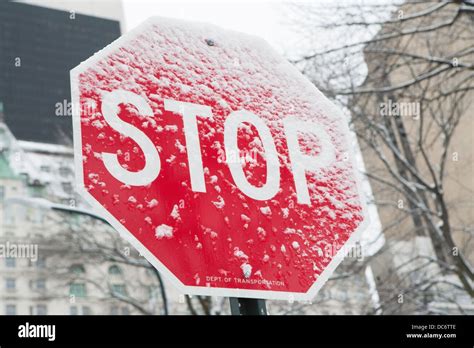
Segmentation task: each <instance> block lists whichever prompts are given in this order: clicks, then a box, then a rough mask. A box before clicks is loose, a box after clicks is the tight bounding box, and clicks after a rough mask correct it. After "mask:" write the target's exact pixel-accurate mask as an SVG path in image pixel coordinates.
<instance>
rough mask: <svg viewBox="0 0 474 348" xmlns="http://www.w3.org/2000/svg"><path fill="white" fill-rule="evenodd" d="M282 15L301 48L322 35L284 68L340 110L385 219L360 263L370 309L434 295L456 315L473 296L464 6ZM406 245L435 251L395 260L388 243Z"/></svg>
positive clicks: (312, 9) (472, 80)
mask: <svg viewBox="0 0 474 348" xmlns="http://www.w3.org/2000/svg"><path fill="white" fill-rule="evenodd" d="M387 9H389V10H390V11H387ZM292 10H293V11H294V13H296V14H297V16H295V17H298V18H303V20H300V21H298V24H295V25H296V26H298V27H299V28H300V29H302V31H303V32H305V33H309V34H308V35H307V36H306V41H307V42H308V43H309V45H311V44H312V43H314V42H316V41H317V40H319V39H321V37H323V36H322V35H321V34H319V36H318V33H323V34H324V35H326V34H327V35H329V37H330V40H326V41H325V44H323V45H319V46H323V47H322V48H320V49H319V50H317V51H315V52H306V53H304V54H302V55H301V57H300V58H297V59H294V63H295V64H296V65H297V66H298V67H299V68H300V69H301V71H302V72H303V73H304V74H305V75H306V76H307V77H308V78H309V79H310V80H311V81H312V82H313V83H314V84H315V85H316V86H317V87H318V88H319V89H320V90H322V91H323V92H324V93H325V94H326V95H327V96H329V97H330V98H332V99H333V100H335V101H336V102H337V103H338V104H340V105H341V106H342V107H343V108H344V110H346V111H347V114H348V115H350V118H351V126H352V128H353V129H354V131H355V132H356V134H357V136H358V139H359V143H360V146H361V150H362V152H363V154H364V159H365V164H366V168H367V170H366V173H365V174H366V175H367V177H368V178H369V179H370V182H371V184H372V188H373V190H374V196H375V199H374V203H375V204H376V205H377V208H378V210H379V214H380V215H381V219H382V222H383V225H384V231H383V232H384V233H385V236H386V237H387V240H388V243H387V245H386V246H385V247H384V248H382V250H381V251H380V252H379V253H378V254H377V255H375V256H373V257H370V258H368V259H367V260H366V261H367V262H368V263H369V264H370V263H371V264H372V265H377V264H378V266H374V267H375V268H377V269H378V272H377V280H378V282H377V285H378V290H379V292H380V293H381V294H382V300H381V303H380V308H375V309H374V310H373V311H374V312H375V311H376V310H377V309H383V310H384V313H400V312H402V311H408V312H411V313H413V312H415V313H418V312H419V313H427V312H428V313H429V312H435V311H433V310H431V309H429V308H430V307H429V304H430V303H431V304H432V303H433V302H436V301H444V302H446V303H448V302H450V303H452V304H453V305H454V308H455V310H453V311H454V312H456V311H458V312H461V313H462V312H463V306H462V305H460V304H459V303H458V300H457V297H456V296H455V294H458V293H463V294H467V295H468V297H470V298H471V301H472V297H474V290H473V281H474V279H473V267H472V258H473V257H474V255H473V253H472V250H473V244H472V241H473V239H472V236H473V218H472V217H473V214H472V213H473V211H472V197H473V192H472V190H473V186H474V185H472V182H473V181H472V175H473V174H474V173H473V171H472V169H473V168H472V163H469V159H468V156H472V142H471V147H470V146H469V145H468V143H465V142H464V144H463V142H462V141H459V138H458V137H462V136H464V137H466V136H467V137H472V121H471V118H472V108H473V105H472V103H473V102H472V101H473V100H474V4H473V3H472V2H471V1H435V2H419V1H406V2H404V3H400V2H392V3H389V4H387V3H385V4H383V5H382V4H380V3H373V2H372V3H366V2H359V1H354V2H348V3H346V2H345V3H343V4H341V5H336V6H334V5H331V4H329V5H328V4H326V5H324V6H321V5H319V6H318V5H306V6H303V7H302V6H301V5H298V7H292ZM323 41H324V40H323ZM470 111H471V114H469V112H470ZM463 127H471V130H470V131H469V130H468V129H463ZM460 156H461V158H460ZM471 158H472V157H471ZM461 166H463V167H461ZM460 168H463V170H461V171H460ZM459 172H461V173H464V174H460V173H459ZM460 175H461V176H460ZM462 175H470V177H468V178H465V177H462ZM463 180H465V181H466V182H465V183H463V182H462V181H463ZM416 240H418V241H421V240H423V241H424V244H430V245H431V246H432V250H433V253H432V254H429V253H421V254H420V253H419V251H420V248H419V247H420V246H418V247H417V249H416V250H415V249H414V250H412V253H413V254H412V255H410V253H407V255H406V257H405V259H403V260H401V258H400V255H401V254H403V250H402V251H400V250H399V249H397V247H396V245H398V246H400V245H403V248H405V249H406V248H407V246H409V245H412V246H415V244H416ZM406 241H408V242H410V243H411V244H407V243H406ZM422 244H423V243H422ZM389 260H392V261H391V265H388V264H389V263H390V262H389ZM394 260H395V261H394ZM453 275H454V276H455V278H453V277H452V276H453ZM456 279H457V280H456ZM463 296H464V295H463ZM407 302H409V303H407ZM401 303H403V304H405V306H400V304H401ZM471 303H472V302H471ZM402 307H403V308H405V309H401V308H402ZM407 308H408V309H407Z"/></svg>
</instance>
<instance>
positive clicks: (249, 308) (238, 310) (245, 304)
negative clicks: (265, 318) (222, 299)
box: [229, 297, 267, 315]
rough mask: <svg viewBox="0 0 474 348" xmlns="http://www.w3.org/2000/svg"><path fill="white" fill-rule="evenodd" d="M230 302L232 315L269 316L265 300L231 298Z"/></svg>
mask: <svg viewBox="0 0 474 348" xmlns="http://www.w3.org/2000/svg"><path fill="white" fill-rule="evenodd" d="M229 302H230V312H231V314H232V315H267V306H266V305H265V300H261V299H254V298H240V297H230V298H229Z"/></svg>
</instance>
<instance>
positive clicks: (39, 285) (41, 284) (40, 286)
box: [36, 279, 46, 290]
mask: <svg viewBox="0 0 474 348" xmlns="http://www.w3.org/2000/svg"><path fill="white" fill-rule="evenodd" d="M36 289H37V290H45V289H46V279H37V280H36Z"/></svg>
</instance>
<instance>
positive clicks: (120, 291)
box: [112, 284, 126, 296]
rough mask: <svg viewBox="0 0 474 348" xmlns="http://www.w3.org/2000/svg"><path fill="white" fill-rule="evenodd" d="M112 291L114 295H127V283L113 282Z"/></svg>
mask: <svg viewBox="0 0 474 348" xmlns="http://www.w3.org/2000/svg"><path fill="white" fill-rule="evenodd" d="M112 293H113V294H114V295H120V296H125V295H126V290H125V284H113V285H112Z"/></svg>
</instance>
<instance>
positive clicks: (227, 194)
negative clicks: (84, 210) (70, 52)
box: [71, 18, 367, 300]
mask: <svg viewBox="0 0 474 348" xmlns="http://www.w3.org/2000/svg"><path fill="white" fill-rule="evenodd" d="M71 84H72V99H73V115H74V116H73V123H74V149H75V158H76V166H77V185H78V190H79V192H81V194H82V195H83V196H84V198H85V199H86V200H87V202H88V203H89V204H90V205H91V206H92V207H93V208H94V209H95V210H96V211H97V212H99V213H101V214H102V215H104V216H105V217H106V218H107V220H108V221H109V222H110V223H111V225H113V226H114V227H115V228H116V229H117V231H118V232H119V233H120V234H121V235H122V237H124V238H125V239H127V240H128V241H129V242H131V243H132V244H133V245H134V247H136V248H137V249H138V250H139V251H140V252H141V253H142V255H144V256H145V257H146V258H147V260H148V261H150V262H151V263H152V264H153V265H154V266H155V267H156V268H157V269H158V270H159V271H160V272H162V273H163V274H165V275H167V276H168V278H169V279H171V281H172V282H173V283H174V284H175V285H176V286H177V287H178V288H179V289H180V290H181V291H182V292H183V293H188V294H199V295H218V296H233V297H255V298H265V299H288V298H294V299H295V300H304V299H310V298H312V297H313V296H314V295H315V293H316V292H317V291H318V290H319V288H320V287H321V286H322V285H323V284H324V282H325V281H326V280H327V279H328V277H329V275H330V274H331V273H332V271H333V270H334V269H335V267H336V266H337V265H338V264H339V263H340V261H341V260H342V258H343V256H344V249H345V248H343V247H345V246H348V245H352V244H353V243H354V242H355V241H356V240H357V238H358V235H359V234H360V232H361V230H362V226H364V225H366V222H367V216H366V213H365V206H364V203H363V199H362V195H361V192H360V189H359V184H358V179H357V175H356V172H355V167H354V164H353V162H352V157H353V156H352V152H351V148H350V142H349V130H348V127H347V121H346V120H345V117H344V116H343V114H342V113H341V112H340V111H338V109H337V108H336V107H335V106H334V105H333V104H331V102H330V101H329V100H328V99H326V98H325V97H324V96H323V95H322V94H321V93H320V92H319V91H318V90H317V89H316V88H315V87H314V86H313V85H312V84H311V83H310V82H309V81H307V80H306V79H305V78H304V77H303V76H302V75H301V74H300V73H299V72H298V71H297V70H296V69H295V68H294V67H292V66H291V65H290V64H289V63H288V62H286V61H285V60H284V59H283V58H281V57H280V56H278V55H277V54H276V53H275V52H274V51H273V50H272V49H271V48H270V47H269V45H268V44H267V43H266V42H264V41H263V40H261V39H259V38H256V37H253V36H249V35H245V34H242V33H237V32H231V31H226V30H222V29H219V28H217V27H215V26H211V25H204V24H196V23H188V22H181V21H175V20H169V19H163V18H152V19H150V20H148V21H146V22H145V23H143V24H142V25H140V26H139V27H138V28H136V29H135V30H134V31H132V32H130V33H128V34H126V35H124V36H123V37H121V38H120V39H118V40H116V41H115V42H113V43H112V44H111V45H109V46H107V47H106V48H105V49H103V50H102V51H100V52H98V53H96V54H95V55H94V56H93V57H91V58H89V59H88V60H86V61H85V62H83V63H82V64H80V65H79V66H78V67H76V68H75V69H74V70H72V71H71Z"/></svg>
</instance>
